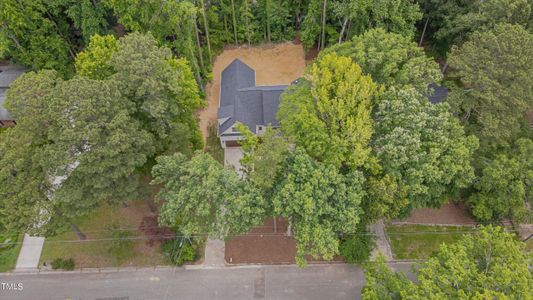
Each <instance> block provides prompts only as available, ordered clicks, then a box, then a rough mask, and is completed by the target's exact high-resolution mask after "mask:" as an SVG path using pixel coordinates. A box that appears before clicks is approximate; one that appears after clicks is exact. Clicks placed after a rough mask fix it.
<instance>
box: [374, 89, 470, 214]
mask: <svg viewBox="0 0 533 300" xmlns="http://www.w3.org/2000/svg"><path fill="white" fill-rule="evenodd" d="M375 123H376V127H375V131H376V135H375V139H374V141H373V148H374V152H375V155H376V157H377V158H378V159H379V162H380V165H381V167H382V172H383V174H388V175H389V176H392V177H393V178H395V179H396V180H398V186H399V189H400V190H402V189H403V188H406V189H407V196H408V199H409V200H410V207H427V206H429V207H438V206H440V205H441V204H443V203H445V202H446V201H448V199H447V197H446V196H450V195H453V194H454V193H456V192H457V191H458V190H459V189H460V188H465V187H467V186H468V184H469V183H470V182H471V181H472V179H473V178H474V170H473V168H472V166H471V163H470V162H471V159H472V154H473V152H474V151H475V150H476V149H477V146H478V143H477V139H476V137H474V136H466V135H465V132H464V129H463V127H462V126H461V125H460V124H459V121H458V120H457V119H456V118H455V117H454V116H453V115H452V114H451V113H450V112H449V108H448V106H447V104H445V103H441V104H431V103H430V102H429V101H428V99H427V98H426V97H425V96H423V95H422V94H420V93H419V92H417V91H416V90H415V89H414V88H405V89H402V90H400V89H396V88H394V87H393V88H391V89H390V90H389V91H387V93H385V94H384V95H383V97H382V98H381V99H380V103H379V105H378V107H377V110H376V114H375ZM389 179H392V178H389Z"/></svg>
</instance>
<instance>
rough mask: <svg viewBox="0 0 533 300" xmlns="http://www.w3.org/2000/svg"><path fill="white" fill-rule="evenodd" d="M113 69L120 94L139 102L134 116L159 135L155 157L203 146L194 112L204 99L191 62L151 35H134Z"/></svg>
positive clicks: (126, 41)
mask: <svg viewBox="0 0 533 300" xmlns="http://www.w3.org/2000/svg"><path fill="white" fill-rule="evenodd" d="M110 65H111V66H112V67H113V69H114V70H115V72H116V73H115V74H114V75H113V76H112V77H111V78H112V79H113V80H114V81H115V82H116V84H117V87H118V89H119V90H120V92H121V94H122V95H123V96H124V97H125V98H127V99H128V100H130V101H132V102H133V103H134V104H135V105H134V106H133V109H134V110H133V111H132V113H133V115H134V117H135V118H136V119H138V120H140V121H141V123H142V125H143V128H144V129H146V130H147V131H148V132H150V133H152V134H153V135H154V138H155V142H156V153H163V152H165V151H170V152H173V151H175V150H176V149H178V148H179V149H178V150H180V151H185V152H187V151H188V152H189V153H192V152H194V150H196V149H199V148H201V145H202V138H201V135H200V131H199V129H198V124H197V121H196V117H195V116H194V112H195V111H196V109H198V108H200V107H202V105H203V101H202V99H201V98H200V95H199V90H198V85H197V83H196V82H195V80H194V76H193V74H192V71H191V68H190V66H189V64H188V62H187V60H185V59H176V58H174V57H173V56H172V53H171V52H170V49H168V48H166V47H159V46H157V42H156V40H155V39H154V37H152V36H151V35H150V34H148V35H143V34H138V33H132V34H129V35H128V36H126V37H124V38H122V39H120V40H119V42H118V50H117V52H116V53H115V54H113V56H112V59H111V63H110ZM178 145H179V147H178Z"/></svg>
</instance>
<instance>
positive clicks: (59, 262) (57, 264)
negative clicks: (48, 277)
mask: <svg viewBox="0 0 533 300" xmlns="http://www.w3.org/2000/svg"><path fill="white" fill-rule="evenodd" d="M51 265H52V269H54V270H57V269H63V270H74V260H73V259H72V258H69V259H63V258H56V259H54V260H53V261H52V263H51Z"/></svg>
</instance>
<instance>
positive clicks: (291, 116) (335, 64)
mask: <svg viewBox="0 0 533 300" xmlns="http://www.w3.org/2000/svg"><path fill="white" fill-rule="evenodd" d="M379 94H380V88H379V87H378V85H377V84H375V83H374V82H373V81H372V79H371V78H370V76H365V75H363V73H362V71H361V68H360V67H359V66H358V65H357V64H356V63H354V62H352V60H351V59H350V58H348V57H342V56H337V55H336V54H328V55H325V56H324V57H322V58H321V59H320V60H318V61H317V62H316V63H315V64H313V65H312V66H311V68H310V69H309V70H308V71H307V73H306V75H305V77H304V78H303V79H302V80H301V82H300V83H298V84H297V85H296V86H293V87H291V88H289V90H288V91H287V92H285V93H284V94H283V95H282V97H281V103H280V107H279V111H278V119H279V121H280V123H281V129H282V131H283V132H284V134H285V135H287V136H288V137H291V138H294V140H295V142H296V144H298V145H300V146H303V147H304V149H306V150H307V152H308V153H309V154H310V155H311V156H312V157H314V158H316V159H319V160H320V161H323V162H326V163H331V164H333V165H335V166H337V167H340V166H345V167H348V168H351V169H354V168H357V167H360V166H362V165H365V164H367V165H368V164H370V160H371V159H370V152H371V148H370V146H369V142H370V138H371V136H372V123H373V121H372V109H373V104H374V101H375V98H376V97H377V96H378V95H379Z"/></svg>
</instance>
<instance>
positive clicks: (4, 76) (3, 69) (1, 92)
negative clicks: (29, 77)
mask: <svg viewBox="0 0 533 300" xmlns="http://www.w3.org/2000/svg"><path fill="white" fill-rule="evenodd" d="M23 73H24V69H22V68H21V67H19V66H15V65H6V66H0V127H8V126H13V125H15V124H16V121H15V120H14V119H13V117H12V116H11V115H10V114H9V112H8V111H7V110H6V109H5V107H4V102H5V99H6V92H7V90H8V89H9V86H10V85H11V83H12V82H13V81H15V80H16V79H17V78H18V77H19V76H20V75H22V74H23Z"/></svg>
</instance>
